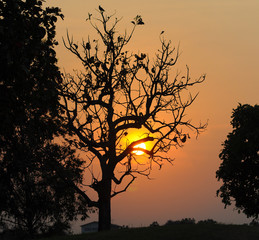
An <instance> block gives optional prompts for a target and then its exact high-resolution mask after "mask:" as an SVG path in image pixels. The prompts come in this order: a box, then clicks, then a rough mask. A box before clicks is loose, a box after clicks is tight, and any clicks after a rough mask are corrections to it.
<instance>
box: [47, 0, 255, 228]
mask: <svg viewBox="0 0 259 240" xmlns="http://www.w3.org/2000/svg"><path fill="white" fill-rule="evenodd" d="M47 4H48V5H52V6H58V7H60V8H61V9H62V11H63V14H64V15H65V20H64V21H59V22H58V25H57V39H58V41H59V42H60V45H59V46H58V47H57V49H56V50H57V56H58V59H59V66H60V67H61V68H62V69H63V68H64V69H65V70H66V71H68V72H69V71H71V70H72V69H77V68H78V67H79V66H80V62H78V61H76V59H75V58H74V57H73V56H72V55H71V54H70V53H69V52H68V51H67V50H66V49H65V47H64V46H63V44H62V37H65V36H66V31H67V30H68V32H69V34H70V35H73V37H74V40H75V41H78V42H79V43H80V41H81V40H82V38H84V39H87V36H88V34H89V33H91V31H90V28H89V25H88V24H87V23H86V21H85V19H86V18H87V16H88V12H91V13H94V12H95V9H97V8H98V6H99V4H100V5H101V6H102V7H103V8H104V9H105V10H106V11H108V12H109V13H113V12H114V11H115V10H116V12H117V16H118V17H123V20H122V22H121V25H120V26H121V29H125V28H127V29H130V27H131V25H130V21H131V20H132V19H133V18H134V17H135V16H136V15H137V14H138V15H141V16H142V17H143V21H144V22H145V25H144V26H140V27H139V28H138V29H137V30H136V32H135V36H134V37H133V39H132V45H131V48H132V50H134V51H138V50H139V51H140V52H146V53H148V54H150V55H152V54H154V53H155V51H156V50H157V49H158V48H159V34H160V32H161V31H162V30H164V31H165V33H164V34H165V35H164V36H165V37H166V39H170V40H172V42H173V43H174V44H175V45H176V46H177V45H178V44H179V43H180V49H181V52H182V54H181V57H180V60H179V64H178V65H177V68H178V69H179V70H182V71H184V67H185V65H186V64H187V65H188V66H189V67H190V73H191V76H192V77H193V78H197V77H199V75H201V74H203V73H206V74H207V78H206V82H205V83H203V84H202V85H199V87H198V88H196V89H195V90H196V91H199V92H200V94H199V97H198V99H197V100H196V101H195V103H194V104H193V106H192V107H191V108H190V109H189V111H188V116H189V118H191V119H193V121H194V122H196V123H199V121H200V120H201V121H203V122H206V121H207V120H208V123H209V125H208V128H207V131H206V132H204V133H203V134H201V135H200V137H199V138H198V139H197V140H196V139H191V140H190V141H189V142H187V143H186V145H185V147H184V148H182V149H177V150H175V149H173V150H172V151H171V153H170V154H172V156H173V157H175V161H174V165H173V166H170V165H169V164H165V165H164V166H163V168H162V170H160V171H158V170H155V171H154V172H153V174H152V176H153V178H154V179H155V180H147V179H145V178H144V177H139V178H138V179H137V180H136V181H135V183H134V184H133V186H132V187H131V188H130V189H129V191H128V192H126V193H124V194H122V195H119V196H117V197H115V198H114V199H113V201H112V222H113V223H116V224H121V225H123V224H124V225H129V226H141V225H142V226H147V225H149V224H150V223H152V222H153V221H158V223H159V224H164V223H165V222H166V221H167V220H169V219H171V220H178V219H182V218H185V217H191V218H192V217H193V218H195V219H196V220H201V219H207V218H213V219H214V220H217V221H219V222H224V223H244V222H248V221H250V220H247V219H246V217H245V216H244V215H242V214H238V213H237V211H233V207H228V209H224V205H223V204H222V203H221V200H220V199H219V198H217V197H216V190H217V189H218V188H219V186H220V183H218V182H217V180H216V178H215V172H216V170H217V169H218V167H219V164H220V160H219V158H218V154H219V152H220V150H221V148H222V147H221V144H222V142H223V141H224V140H225V139H226V135H227V133H228V132H230V131H231V126H230V120H231V119H230V116H231V113H232V109H233V108H236V106H237V105H238V103H242V104H245V103H247V104H251V105H254V104H258V103H259V94H258V90H259V60H258V57H259V28H258V22H259V1H258V0H246V1H244V0H160V1H157V0H131V1H128V2H127V1H123V0H103V1H96V0H73V1H71V0H62V1H61V0H47ZM96 219H97V215H96V214H95V215H91V218H90V219H88V220H87V221H86V222H90V221H93V220H96ZM77 226H78V224H77ZM78 230H79V228H78V227H77V228H76V231H78Z"/></svg>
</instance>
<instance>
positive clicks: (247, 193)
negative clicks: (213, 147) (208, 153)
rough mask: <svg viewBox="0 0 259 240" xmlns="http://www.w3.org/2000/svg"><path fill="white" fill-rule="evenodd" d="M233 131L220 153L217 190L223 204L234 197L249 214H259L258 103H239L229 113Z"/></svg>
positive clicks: (243, 210)
mask: <svg viewBox="0 0 259 240" xmlns="http://www.w3.org/2000/svg"><path fill="white" fill-rule="evenodd" d="M231 125H232V127H233V131H232V132H231V133H229V134H228V136H227V140H225V142H224V143H223V149H222V151H221V153H220V155H219V157H220V159H221V160H222V162H221V164H220V167H219V170H218V171H217V172H216V176H217V178H218V180H219V181H220V180H222V181H223V184H222V186H221V187H220V188H219V190H218V191H217V195H218V196H220V197H221V198H222V202H223V203H224V204H225V207H226V206H228V205H231V203H232V201H235V206H236V208H237V209H238V210H239V211H242V212H243V213H245V214H246V215H247V216H248V217H254V218H258V216H259V205H258V201H259V144H258V143H259V106H258V105H255V106H251V105H248V104H244V105H242V104H239V106H238V107H237V108H236V109H234V111H233V114H232V121H231Z"/></svg>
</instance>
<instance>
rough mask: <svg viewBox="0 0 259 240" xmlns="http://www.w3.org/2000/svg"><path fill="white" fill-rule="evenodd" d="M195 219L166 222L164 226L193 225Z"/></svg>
mask: <svg viewBox="0 0 259 240" xmlns="http://www.w3.org/2000/svg"><path fill="white" fill-rule="evenodd" d="M195 222H196V221H195V219H194V218H183V219H181V220H176V221H172V220H168V221H167V222H166V224H165V226H167V225H175V224H195Z"/></svg>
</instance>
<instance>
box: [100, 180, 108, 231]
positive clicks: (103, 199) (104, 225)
mask: <svg viewBox="0 0 259 240" xmlns="http://www.w3.org/2000/svg"><path fill="white" fill-rule="evenodd" d="M98 194H99V228H98V231H109V230H110V229H111V179H107V180H103V181H101V186H100V190H99V192H98Z"/></svg>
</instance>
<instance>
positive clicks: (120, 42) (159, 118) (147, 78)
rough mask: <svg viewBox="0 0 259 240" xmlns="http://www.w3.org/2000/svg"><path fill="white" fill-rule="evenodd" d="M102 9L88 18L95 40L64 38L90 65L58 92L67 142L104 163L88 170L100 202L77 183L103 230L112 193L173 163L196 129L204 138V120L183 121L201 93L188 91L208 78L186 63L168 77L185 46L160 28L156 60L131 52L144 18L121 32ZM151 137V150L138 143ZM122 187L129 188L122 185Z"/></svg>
mask: <svg viewBox="0 0 259 240" xmlns="http://www.w3.org/2000/svg"><path fill="white" fill-rule="evenodd" d="M98 14H99V18H94V17H93V16H92V15H91V14H89V18H88V19H87V20H88V22H89V23H90V25H91V26H92V27H93V29H94V30H96V33H97V34H96V36H97V37H96V38H94V39H91V38H90V37H88V39H87V41H83V42H82V44H81V45H80V46H79V44H78V43H76V42H74V41H73V39H72V38H71V37H69V35H68V36H67V40H66V41H64V43H65V46H66V48H67V49H68V50H69V51H70V52H72V53H73V54H74V55H75V56H76V57H77V58H78V59H79V60H80V61H81V62H82V64H83V68H84V70H83V71H80V72H79V71H76V72H74V73H73V74H65V75H64V84H63V88H62V89H61V90H60V94H61V104H62V107H63V110H64V113H65V118H66V122H67V126H68V128H69V129H70V133H71V137H70V138H69V139H68V141H70V142H71V143H72V144H74V145H75V146H76V147H77V148H79V149H81V150H83V151H85V152H86V156H87V158H88V160H89V162H88V165H87V167H88V168H89V169H91V166H92V165H93V163H94V162H95V161H97V162H98V164H99V166H100V174H99V176H98V177H97V176H96V175H95V174H94V172H92V174H90V176H91V178H92V181H91V184H89V187H91V188H92V189H94V190H95V191H96V192H97V194H98V199H97V200H96V201H93V200H91V199H90V197H89V196H88V195H87V193H86V192H85V191H83V189H82V188H80V186H74V187H75V188H76V189H77V191H78V192H80V193H81V194H82V196H83V197H84V198H85V200H86V202H87V204H88V205H89V206H93V207H96V208H98V210H99V230H100V231H101V230H108V229H110V226H111V205H110V203H111V198H112V197H114V196H116V195H117V194H119V193H122V192H124V191H126V190H127V188H128V187H129V186H130V185H131V184H132V183H133V181H134V180H135V179H136V176H137V174H142V175H145V176H148V175H149V173H150V170H151V166H152V164H153V163H156V164H158V166H160V167H161V166H162V163H163V161H169V162H171V161H172V159H171V158H170V157H168V156H167V154H166V153H167V152H168V151H169V149H170V148H171V147H176V146H182V145H183V143H185V141H186V139H188V138H190V134H191V132H194V134H195V135H198V134H199V133H200V131H202V130H203V129H204V128H205V127H206V124H203V125H202V124H199V125H198V126H195V125H193V124H192V123H191V121H190V120H186V119H185V113H186V109H187V108H188V107H189V106H190V105H191V104H192V103H193V102H194V100H195V99H196V97H197V94H196V95H194V96H193V95H192V94H191V93H190V91H189V88H190V87H192V86H194V85H196V84H199V83H202V82H203V81H204V79H205V76H204V75H202V76H201V77H199V78H198V79H195V80H192V79H191V78H190V76H189V68H188V67H187V68H186V73H185V74H184V76H183V75H180V74H177V73H176V74H174V76H173V77H172V76H171V75H169V70H170V69H171V68H173V67H174V66H175V64H176V63H177V60H178V57H179V51H178V49H176V48H174V47H172V44H171V42H170V41H166V40H165V39H164V38H163V35H162V33H161V35H160V41H161V49H160V50H159V51H158V53H157V54H156V55H155V59H154V60H153V61H151V60H150V59H149V56H148V55H147V54H144V53H138V54H133V53H131V52H130V51H127V50H126V49H125V47H126V45H127V44H128V43H129V41H130V40H131V39H132V36H133V33H134V31H135V29H136V28H137V27H139V25H143V24H144V23H143V21H142V18H141V16H137V17H136V18H135V19H134V21H132V30H131V31H130V32H129V33H127V32H125V33H124V34H120V33H118V32H117V31H116V27H117V25H118V23H119V22H120V20H121V19H118V18H116V17H115V16H114V14H113V15H107V14H106V13H105V11H104V10H103V9H102V8H99V10H98ZM138 129H141V130H142V131H143V130H144V134H143V135H142V137H141V138H140V139H137V140H136V139H135V140H134V141H131V140H130V139H127V138H128V136H129V132H130V131H132V130H138ZM189 133H190V134H189ZM125 139H127V141H126V140H125ZM147 142H149V145H150V146H151V147H149V148H147V149H142V148H139V147H136V146H137V145H138V144H140V143H147ZM150 143H152V144H150ZM137 150H141V151H142V152H143V153H145V155H146V156H148V157H149V158H148V163H147V164H145V168H144V169H143V166H142V164H139V161H138V157H139V156H138V155H136V154H134V152H136V151H137ZM122 167H123V171H122ZM118 168H119V169H120V171H119V172H118V171H117V169H118ZM120 184H122V186H123V187H122V188H121V189H119V190H117V188H116V186H118V185H120Z"/></svg>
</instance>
